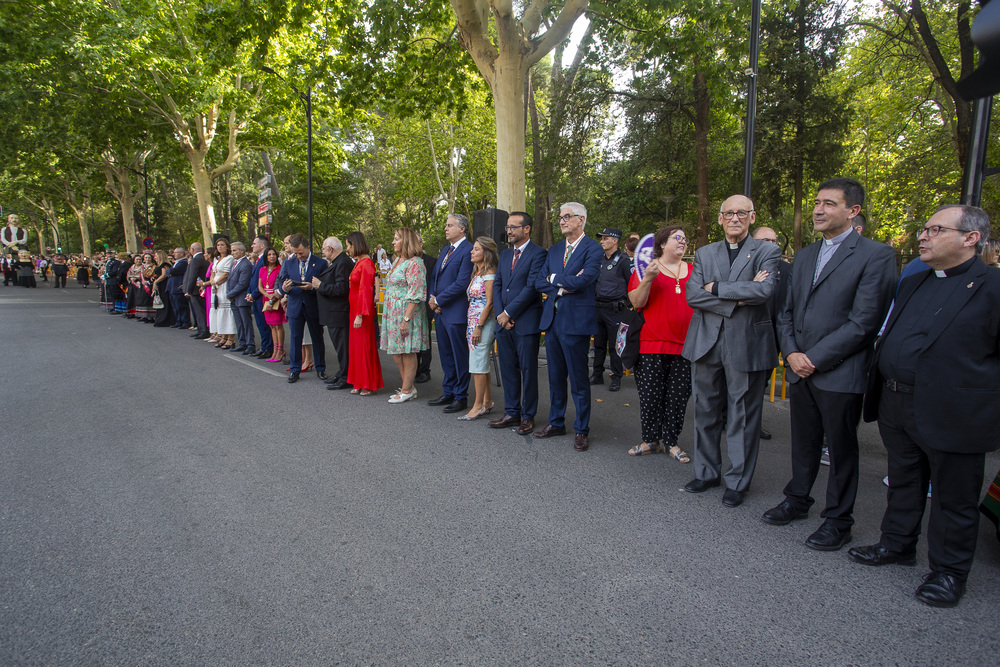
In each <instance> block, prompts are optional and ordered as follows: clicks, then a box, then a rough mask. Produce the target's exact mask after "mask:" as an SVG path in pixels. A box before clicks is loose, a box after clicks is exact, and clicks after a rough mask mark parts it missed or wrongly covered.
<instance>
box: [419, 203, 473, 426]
mask: <svg viewBox="0 0 1000 667" xmlns="http://www.w3.org/2000/svg"><path fill="white" fill-rule="evenodd" d="M468 228H469V219H468V218H467V217H465V216H464V215H461V214H459V213H452V214H450V215H449V216H448V221H447V222H446V223H445V226H444V238H445V240H446V241H448V245H446V246H445V247H444V248H443V249H442V250H441V254H440V255H438V259H437V262H436V263H435V264H434V271H432V275H431V276H428V279H427V293H428V295H429V298H428V299H427V304H428V305H429V306H430V307H431V309H432V310H433V311H434V330H435V331H436V332H437V345H438V356H439V357H440V359H441V370H442V371H443V373H444V379H443V380H442V381H441V395H440V396H438V397H437V398H435V399H434V400H432V401H428V402H427V403H428V405H443V406H445V407H444V411H445V412H449V413H450V412H462V411H464V410H465V409H466V408H467V407H468V396H469V345H468V342H467V341H466V337H465V326H466V320H467V318H468V312H469V297H468V296H467V295H466V290H467V289H469V280H470V278H471V276H472V259H471V255H472V244H471V243H469V241H468V240H467V239H466V238H465V233H466V230H467V229H468Z"/></svg>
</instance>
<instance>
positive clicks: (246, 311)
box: [226, 241, 254, 355]
mask: <svg viewBox="0 0 1000 667" xmlns="http://www.w3.org/2000/svg"><path fill="white" fill-rule="evenodd" d="M230 247H231V248H232V253H233V268H232V269H230V271H229V278H228V279H227V280H226V298H227V299H229V303H230V305H231V307H232V311H233V318H234V319H235V320H236V336H237V337H236V341H237V343H238V345H236V346H235V347H234V348H233V349H232V351H233V352H242V353H243V354H244V355H250V354H253V353H254V344H253V324H252V323H251V322H252V320H251V314H250V305H251V303H252V302H251V301H247V294H248V291H249V289H250V281H251V280H252V278H253V275H252V274H253V264H252V263H251V262H250V260H249V259H247V256H246V255H247V247H246V246H245V245H243V243H242V242H240V241H234V242H233V243H232V245H231V246H230Z"/></svg>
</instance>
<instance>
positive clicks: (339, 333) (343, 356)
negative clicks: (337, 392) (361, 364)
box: [326, 327, 350, 382]
mask: <svg viewBox="0 0 1000 667" xmlns="http://www.w3.org/2000/svg"><path fill="white" fill-rule="evenodd" d="M326 332H327V333H328V334H329V335H330V342H331V343H333V349H334V350H335V351H336V352H337V374H336V375H332V376H330V377H331V378H333V379H334V380H336V381H337V382H340V381H341V380H343V381H344V382H347V362H348V350H349V347H348V340H347V339H348V335H349V333H350V331H349V330H348V327H327V328H326Z"/></svg>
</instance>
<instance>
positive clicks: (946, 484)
mask: <svg viewBox="0 0 1000 667" xmlns="http://www.w3.org/2000/svg"><path fill="white" fill-rule="evenodd" d="M941 418H942V419H961V416H960V415H941ZM915 424H916V419H915V417H914V413H913V395H912V394H903V393H899V392H894V391H889V390H887V389H886V390H883V392H882V399H881V400H880V401H879V417H878V429H879V433H880V434H881V435H882V443H883V444H884V445H885V450H886V452H887V453H888V455H889V491H888V494H887V496H888V505H887V506H886V509H885V516H884V517H883V518H882V539H881V542H882V544H883V545H885V546H886V547H887V548H889V549H891V550H893V551H908V550H911V549H913V548H915V547H916V546H917V540H918V538H919V536H920V523H921V521H922V520H923V517H924V508H925V507H926V506H927V485H928V483H929V484H930V485H931V487H932V496H931V515H930V520H929V521H928V523H927V558H928V560H929V561H930V566H931V570H934V571H936V572H946V573H948V574H951V575H954V576H956V577H958V578H959V579H961V580H962V581H965V579H966V577H968V575H969V570H970V569H971V568H972V559H973V556H974V555H975V553H976V540H977V539H978V537H979V494H980V491H981V490H982V488H983V467H984V465H985V462H986V455H985V454H959V453H953V452H942V451H940V450H936V449H931V448H930V447H928V446H927V445H925V444H923V443H921V442H920V440H919V436H918V435H917V434H916V428H915V426H914V425H915Z"/></svg>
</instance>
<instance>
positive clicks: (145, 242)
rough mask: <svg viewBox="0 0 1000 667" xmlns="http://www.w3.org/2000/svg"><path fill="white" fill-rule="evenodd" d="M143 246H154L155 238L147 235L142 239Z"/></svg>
mask: <svg viewBox="0 0 1000 667" xmlns="http://www.w3.org/2000/svg"><path fill="white" fill-rule="evenodd" d="M142 246H143V247H144V248H152V247H153V239H151V238H149V237H148V236H147V237H146V238H144V239H143V240H142Z"/></svg>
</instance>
